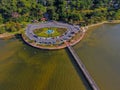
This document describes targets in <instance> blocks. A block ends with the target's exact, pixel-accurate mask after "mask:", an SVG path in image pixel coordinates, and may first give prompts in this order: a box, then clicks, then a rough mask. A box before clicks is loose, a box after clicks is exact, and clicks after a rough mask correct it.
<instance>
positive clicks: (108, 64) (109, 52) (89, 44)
mask: <svg viewBox="0 0 120 90" xmlns="http://www.w3.org/2000/svg"><path fill="white" fill-rule="evenodd" d="M74 48H75V50H76V52H77V53H78V54H79V56H80V58H81V59H82V61H83V62H84V64H85V65H86V67H87V69H88V71H89V72H90V74H91V75H92V77H93V78H94V80H95V81H96V83H97V84H98V86H99V87H100V89H101V90H120V24H104V25H102V26H98V27H95V28H91V29H89V31H88V32H87V34H86V36H85V38H84V39H83V40H82V41H81V42H80V43H79V44H77V45H76V46H75V47H74Z"/></svg>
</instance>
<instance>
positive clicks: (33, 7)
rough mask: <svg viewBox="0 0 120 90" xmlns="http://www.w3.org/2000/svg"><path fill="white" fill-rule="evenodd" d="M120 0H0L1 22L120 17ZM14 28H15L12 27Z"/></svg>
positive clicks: (94, 20)
mask: <svg viewBox="0 0 120 90" xmlns="http://www.w3.org/2000/svg"><path fill="white" fill-rule="evenodd" d="M119 5H120V1H119V0H0V24H1V23H6V22H10V21H12V22H19V23H21V22H30V21H32V20H38V21H40V20H41V18H42V17H44V14H45V13H47V14H48V17H49V18H48V19H49V20H60V21H65V22H69V23H76V24H81V23H82V25H83V24H92V23H97V22H100V21H104V20H112V19H120V6H119ZM13 29H14V28H13Z"/></svg>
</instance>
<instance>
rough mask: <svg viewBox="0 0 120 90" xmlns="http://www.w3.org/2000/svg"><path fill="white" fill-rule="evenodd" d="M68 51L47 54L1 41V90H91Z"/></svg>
mask: <svg viewBox="0 0 120 90" xmlns="http://www.w3.org/2000/svg"><path fill="white" fill-rule="evenodd" d="M82 79H83V78H82V77H81V76H80V74H79V72H78V71H76V68H75V66H74V64H73V63H72V59H71V57H69V55H68V54H67V51H66V50H65V49H63V50H58V51H43V50H40V49H35V48H32V47H30V46H27V45H25V44H24V43H23V42H22V41H21V40H19V39H11V40H0V90H89V88H87V87H86V85H85V81H84V80H82Z"/></svg>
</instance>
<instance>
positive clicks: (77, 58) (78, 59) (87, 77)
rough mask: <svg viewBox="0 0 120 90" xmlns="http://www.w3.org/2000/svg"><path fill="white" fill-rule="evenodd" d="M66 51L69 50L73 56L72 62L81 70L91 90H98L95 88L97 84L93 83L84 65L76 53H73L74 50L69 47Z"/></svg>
mask: <svg viewBox="0 0 120 90" xmlns="http://www.w3.org/2000/svg"><path fill="white" fill-rule="evenodd" d="M68 49H69V51H70V53H71V54H72V55H73V57H74V60H75V61H76V62H77V64H78V66H79V68H80V69H81V70H82V72H83V74H84V76H85V78H86V79H87V80H88V83H89V85H90V86H91V88H92V89H93V90H100V89H99V87H98V86H97V84H96V83H95V81H94V80H93V78H92V77H91V76H90V74H89V72H88V71H87V69H86V67H85V66H84V64H83V63H82V61H81V60H80V58H79V56H78V55H77V53H76V52H75V51H74V49H73V48H72V47H71V46H68Z"/></svg>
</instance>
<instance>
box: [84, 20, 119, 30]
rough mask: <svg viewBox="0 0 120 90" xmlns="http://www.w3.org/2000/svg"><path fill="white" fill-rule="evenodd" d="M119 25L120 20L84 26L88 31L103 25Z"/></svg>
mask: <svg viewBox="0 0 120 90" xmlns="http://www.w3.org/2000/svg"><path fill="white" fill-rule="evenodd" d="M117 23H120V20H110V21H103V22H100V23H96V24H91V25H87V26H84V27H83V28H87V29H88V28H91V27H95V26H98V25H102V24H117Z"/></svg>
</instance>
